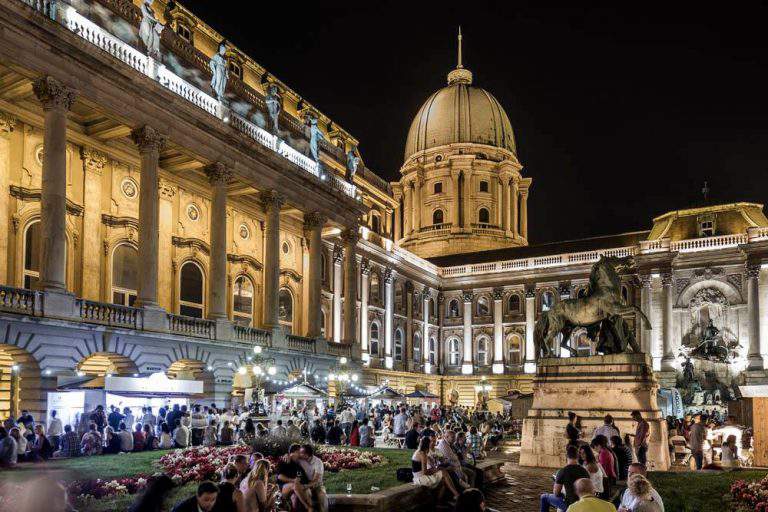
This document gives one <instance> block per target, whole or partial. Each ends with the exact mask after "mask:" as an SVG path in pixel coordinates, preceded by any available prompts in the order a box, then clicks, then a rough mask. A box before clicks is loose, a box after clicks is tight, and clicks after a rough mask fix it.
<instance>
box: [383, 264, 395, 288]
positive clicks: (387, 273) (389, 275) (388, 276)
mask: <svg viewBox="0 0 768 512" xmlns="http://www.w3.org/2000/svg"><path fill="white" fill-rule="evenodd" d="M394 278H395V275H394V272H393V271H392V269H391V268H389V267H387V268H385V269H384V278H383V280H384V282H385V283H386V284H390V283H391V282H392V281H393V280H394Z"/></svg>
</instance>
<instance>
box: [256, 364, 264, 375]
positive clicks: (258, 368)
mask: <svg viewBox="0 0 768 512" xmlns="http://www.w3.org/2000/svg"><path fill="white" fill-rule="evenodd" d="M262 373H264V370H262V369H261V366H259V365H256V366H254V367H253V374H254V375H261V374H262Z"/></svg>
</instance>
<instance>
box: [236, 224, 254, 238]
mask: <svg viewBox="0 0 768 512" xmlns="http://www.w3.org/2000/svg"><path fill="white" fill-rule="evenodd" d="M238 233H239V235H240V238H242V239H243V240H248V239H249V238H251V230H250V229H248V226H246V225H245V224H240V228H239V230H238Z"/></svg>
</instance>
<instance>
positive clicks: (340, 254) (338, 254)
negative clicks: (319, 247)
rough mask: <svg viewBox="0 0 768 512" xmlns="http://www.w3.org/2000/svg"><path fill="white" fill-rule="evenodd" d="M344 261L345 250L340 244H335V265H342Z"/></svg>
mask: <svg viewBox="0 0 768 512" xmlns="http://www.w3.org/2000/svg"><path fill="white" fill-rule="evenodd" d="M342 261H344V249H343V248H342V247H341V246H340V245H338V244H333V263H334V264H338V265H340V264H341V262H342Z"/></svg>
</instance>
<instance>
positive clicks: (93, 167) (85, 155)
mask: <svg viewBox="0 0 768 512" xmlns="http://www.w3.org/2000/svg"><path fill="white" fill-rule="evenodd" d="M80 158H81V159H82V160H83V164H84V166H85V170H86V171H91V172H93V173H96V174H101V171H102V170H103V169H104V166H105V165H106V163H107V162H108V161H109V159H108V158H107V155H105V154H104V153H102V152H101V151H98V150H96V149H93V148H89V147H87V146H85V147H83V148H81V149H80Z"/></svg>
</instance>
